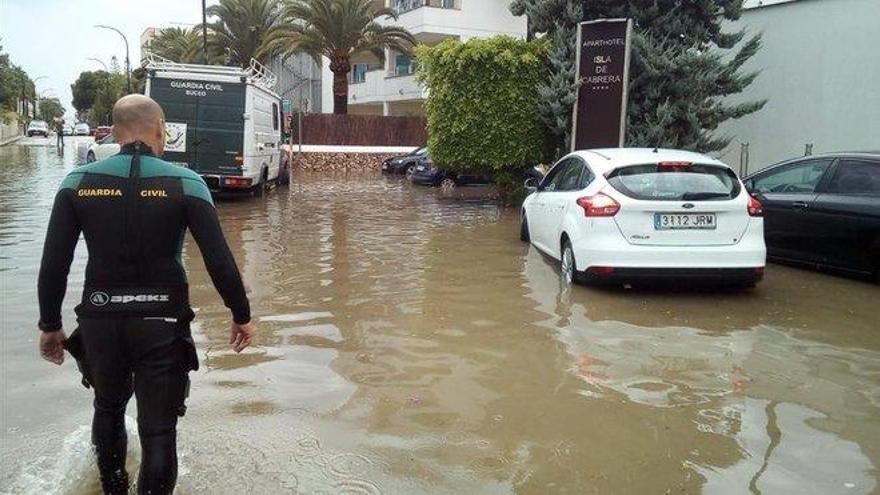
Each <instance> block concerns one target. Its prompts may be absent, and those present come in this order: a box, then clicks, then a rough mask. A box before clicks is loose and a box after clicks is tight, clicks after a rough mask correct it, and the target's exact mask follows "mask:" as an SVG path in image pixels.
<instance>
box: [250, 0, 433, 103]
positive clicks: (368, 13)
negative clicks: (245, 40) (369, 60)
mask: <svg viewBox="0 0 880 495" xmlns="http://www.w3.org/2000/svg"><path fill="white" fill-rule="evenodd" d="M381 17H386V18H391V19H394V20H397V13H396V12H395V11H394V10H392V9H390V8H386V7H380V6H378V5H377V4H376V1H375V0H288V1H287V2H286V3H285V4H284V9H283V13H282V22H281V23H280V24H279V25H278V26H276V27H275V28H273V29H272V30H271V32H270V33H269V36H268V37H267V40H266V46H265V47H264V53H280V54H282V55H284V56H290V55H292V54H294V53H298V52H304V53H307V54H309V55H310V56H311V57H312V58H313V59H315V61H316V62H317V63H319V64H320V63H321V57H322V56H323V57H327V58H328V59H329V60H330V71H331V72H333V113H337V114H347V113H348V73H349V72H351V59H352V57H354V56H355V55H358V54H361V53H366V52H369V53H373V54H374V55H375V56H376V57H377V58H378V59H379V60H380V61H382V62H383V63H384V61H385V50H386V49H391V50H394V51H397V52H400V53H409V52H410V50H411V48H412V46H413V45H415V43H416V40H415V38H414V37H413V35H412V34H411V33H410V32H409V31H407V30H406V29H404V28H402V27H398V26H383V25H382V24H380V23H379V22H377V20H378V19H379V18H381Z"/></svg>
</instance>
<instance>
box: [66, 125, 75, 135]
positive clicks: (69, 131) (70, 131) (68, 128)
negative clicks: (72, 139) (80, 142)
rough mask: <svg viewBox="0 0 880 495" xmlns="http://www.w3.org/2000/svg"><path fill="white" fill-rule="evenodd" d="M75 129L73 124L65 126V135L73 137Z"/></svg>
mask: <svg viewBox="0 0 880 495" xmlns="http://www.w3.org/2000/svg"><path fill="white" fill-rule="evenodd" d="M73 133H74V129H73V125H71V124H64V135H65V136H73Z"/></svg>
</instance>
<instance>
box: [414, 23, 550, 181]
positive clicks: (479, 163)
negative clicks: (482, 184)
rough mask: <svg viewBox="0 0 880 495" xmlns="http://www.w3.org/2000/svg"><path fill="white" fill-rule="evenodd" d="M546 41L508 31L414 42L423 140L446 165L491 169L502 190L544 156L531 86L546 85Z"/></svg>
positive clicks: (476, 170)
mask: <svg viewBox="0 0 880 495" xmlns="http://www.w3.org/2000/svg"><path fill="white" fill-rule="evenodd" d="M546 55H547V43H546V42H544V41H543V40H538V41H523V40H518V39H515V38H512V37H509V36H497V37H494V38H488V39H477V38H475V39H471V40H468V41H467V42H465V43H462V42H459V41H458V40H454V39H450V40H446V41H444V42H442V43H440V44H439V45H436V46H433V47H428V46H419V47H418V48H417V49H416V56H417V57H418V60H419V70H418V77H419V79H420V81H421V82H422V83H424V84H425V86H426V87H427V88H428V90H429V92H428V100H427V103H426V105H425V110H426V114H427V118H428V129H429V132H428V136H429V137H428V147H429V148H430V150H431V157H432V159H433V160H434V161H435V162H436V163H437V164H438V165H439V166H440V167H442V168H443V169H444V170H448V171H451V172H456V173H479V174H489V175H494V176H495V179H496V181H497V182H498V184H499V185H500V186H501V190H502V193H504V192H509V191H510V189H511V188H512V186H513V185H514V184H515V183H517V182H519V181H520V180H521V179H522V177H523V175H522V174H523V172H524V171H525V170H526V169H527V168H528V167H529V166H531V165H534V164H536V163H540V162H541V161H542V160H544V159H545V158H547V151H548V149H547V146H546V145H547V136H546V133H545V126H544V125H543V124H542V122H541V120H540V118H539V116H538V112H537V108H538V103H539V96H538V93H537V92H536V91H535V89H536V88H537V87H538V86H540V85H542V84H546V79H547V75H548V68H547V64H546Z"/></svg>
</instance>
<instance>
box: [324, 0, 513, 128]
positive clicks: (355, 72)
mask: <svg viewBox="0 0 880 495" xmlns="http://www.w3.org/2000/svg"><path fill="white" fill-rule="evenodd" d="M377 2H378V3H380V4H384V5H385V6H386V7H391V8H393V9H395V10H396V11H397V12H398V16H399V18H398V20H397V21H394V20H393V19H388V20H387V21H383V22H387V23H389V24H390V23H393V24H396V25H399V26H402V27H405V28H406V29H407V30H409V31H410V32H411V33H412V34H413V35H414V36H415V38H416V39H417V40H418V41H419V42H420V43H424V44H427V45H436V44H438V43H440V42H442V41H444V40H446V39H449V38H455V39H459V40H461V41H466V40H468V39H470V38H485V37H491V36H495V35H499V34H505V35H509V36H514V37H519V38H525V36H526V30H527V25H526V18H525V17H515V16H514V15H513V14H511V13H510V10H509V9H508V7H509V5H510V1H509V0H377ZM329 65H330V64H329V62H328V61H327V60H325V61H324V64H323V68H322V76H321V80H322V92H323V97H322V99H321V100H322V111H323V112H324V113H331V112H333V73H332V72H330V69H329ZM415 69H416V64H415V61H414V60H413V59H412V57H410V56H407V55H405V54H402V53H396V52H393V51H391V50H386V53H385V61H384V63H383V62H382V61H380V60H379V59H378V58H376V57H375V56H373V55H372V54H363V55H360V56H359V57H358V58H356V59H355V60H352V71H351V73H350V74H349V89H348V91H349V93H348V111H349V113H351V114H368V115H424V103H425V98H426V97H427V93H426V90H425V88H423V87H421V86H420V85H419V84H418V82H417V81H416V78H415Z"/></svg>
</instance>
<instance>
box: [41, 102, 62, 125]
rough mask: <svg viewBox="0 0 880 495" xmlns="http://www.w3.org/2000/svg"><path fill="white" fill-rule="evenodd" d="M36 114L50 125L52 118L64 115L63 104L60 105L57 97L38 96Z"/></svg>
mask: <svg viewBox="0 0 880 495" xmlns="http://www.w3.org/2000/svg"><path fill="white" fill-rule="evenodd" d="M37 115H38V116H39V118H40V120H44V121H46V122H49V123H50V124H49V125H51V122H52V119H54V118H55V117H63V116H64V106H63V105H61V102H60V101H59V100H58V98H40V102H39V111H38V112H37Z"/></svg>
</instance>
